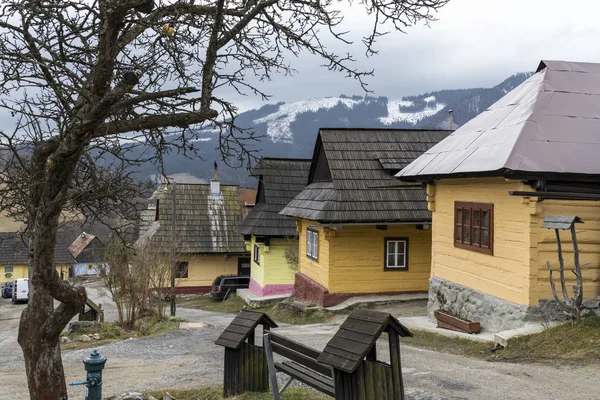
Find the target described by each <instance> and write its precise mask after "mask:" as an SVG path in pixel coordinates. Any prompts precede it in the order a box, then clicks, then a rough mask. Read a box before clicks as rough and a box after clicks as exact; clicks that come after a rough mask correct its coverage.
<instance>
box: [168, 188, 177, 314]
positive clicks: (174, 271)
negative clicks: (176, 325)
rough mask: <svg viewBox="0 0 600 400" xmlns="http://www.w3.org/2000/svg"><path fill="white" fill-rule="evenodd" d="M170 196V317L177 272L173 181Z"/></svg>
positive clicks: (173, 306) (174, 304) (174, 307)
mask: <svg viewBox="0 0 600 400" xmlns="http://www.w3.org/2000/svg"><path fill="white" fill-rule="evenodd" d="M171 196H172V197H171V210H172V217H171V246H170V247H171V295H170V296H169V297H170V299H171V317H174V316H175V313H176V311H177V304H176V303H175V275H176V274H177V257H176V256H177V255H176V254H175V237H176V235H175V219H176V216H177V214H176V211H177V208H176V206H175V203H176V200H175V199H176V198H177V183H175V181H173V188H172V190H171Z"/></svg>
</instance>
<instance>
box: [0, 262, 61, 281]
mask: <svg viewBox="0 0 600 400" xmlns="http://www.w3.org/2000/svg"><path fill="white" fill-rule="evenodd" d="M11 266H12V267H13V272H12V277H10V278H7V277H6V267H11ZM70 267H71V266H70V265H69V264H56V272H58V276H60V273H61V271H62V272H63V278H64V279H65V280H67V279H69V268H70ZM21 278H29V267H28V266H27V264H22V265H0V282H8V281H12V280H14V279H21Z"/></svg>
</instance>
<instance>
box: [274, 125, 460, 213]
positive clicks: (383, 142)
mask: <svg viewBox="0 0 600 400" xmlns="http://www.w3.org/2000/svg"><path fill="white" fill-rule="evenodd" d="M449 133H450V131H442V130H410V129H321V130H320V132H319V136H318V138H317V144H316V146H315V152H314V155H313V162H312V166H311V173H312V174H313V178H311V180H310V183H309V185H308V186H307V187H306V188H305V189H304V190H303V191H302V192H301V193H300V194H299V195H298V196H296V197H295V198H294V200H293V201H291V202H290V203H289V204H288V205H287V206H286V207H285V208H284V209H283V210H282V211H281V213H282V214H284V215H288V216H294V217H299V218H306V219H311V220H316V221H331V222H339V221H387V222H393V221H428V220H430V219H431V214H430V212H429V211H428V210H427V203H426V199H425V191H424V189H423V188H421V186H420V185H414V184H406V183H403V182H400V181H399V180H397V179H395V177H394V174H395V173H396V172H397V171H398V170H399V169H401V168H403V167H404V166H406V165H407V164H408V163H410V162H411V161H413V160H414V159H415V158H416V157H418V156H419V155H420V154H422V153H423V152H425V151H426V150H427V149H429V148H430V147H431V146H433V145H434V144H436V143H438V142H439V141H440V140H442V139H443V138H445V137H446V136H448V134H449ZM321 155H323V157H324V159H325V161H326V163H327V164H326V165H327V168H324V167H323V168H317V165H319V162H320V160H319V158H320V157H321ZM321 165H323V166H324V165H325V163H324V162H323V163H322V164H321ZM320 169H321V170H323V171H328V172H329V174H330V179H329V181H327V180H326V179H323V180H317V179H316V178H315V177H316V175H315V174H316V171H318V170H320Z"/></svg>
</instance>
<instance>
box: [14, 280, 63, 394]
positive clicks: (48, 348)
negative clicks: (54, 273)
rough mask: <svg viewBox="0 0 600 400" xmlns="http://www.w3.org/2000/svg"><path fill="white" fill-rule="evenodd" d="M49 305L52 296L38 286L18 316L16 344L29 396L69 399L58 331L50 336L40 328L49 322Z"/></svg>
mask: <svg viewBox="0 0 600 400" xmlns="http://www.w3.org/2000/svg"><path fill="white" fill-rule="evenodd" d="M52 304H53V299H52V296H50V295H49V294H47V293H45V291H44V290H43V289H42V288H40V287H38V288H37V290H36V293H35V296H34V298H32V299H31V300H30V302H29V306H28V307H27V308H26V309H25V311H24V312H23V315H22V316H21V324H20V326H19V337H18V341H19V344H20V345H21V348H22V349H23V356H24V358H25V371H26V373H27V382H28V385H29V395H30V397H31V398H32V399H36V400H37V399H40V400H46V399H47V400H63V399H67V398H68V397H67V386H66V382H65V377H64V371H63V366H62V357H61V353H60V344H59V335H60V330H55V332H53V333H51V332H47V330H46V329H40V322H39V321H44V320H46V321H47V320H48V316H49V314H51V313H52ZM44 325H45V324H44ZM56 332H58V334H56Z"/></svg>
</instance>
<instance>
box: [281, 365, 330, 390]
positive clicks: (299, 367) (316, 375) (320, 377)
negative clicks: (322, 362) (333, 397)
mask: <svg viewBox="0 0 600 400" xmlns="http://www.w3.org/2000/svg"><path fill="white" fill-rule="evenodd" d="M277 364H282V365H286V366H288V367H290V368H292V369H295V370H297V371H298V372H299V373H302V374H306V375H308V376H311V377H312V378H313V379H315V380H318V381H320V382H323V383H324V384H326V385H333V378H332V377H331V376H327V375H323V374H321V373H319V372H317V371H314V370H312V369H310V368H308V367H305V366H304V365H302V364H298V363H296V362H294V361H284V362H281V363H275V367H277ZM332 375H333V374H332Z"/></svg>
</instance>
